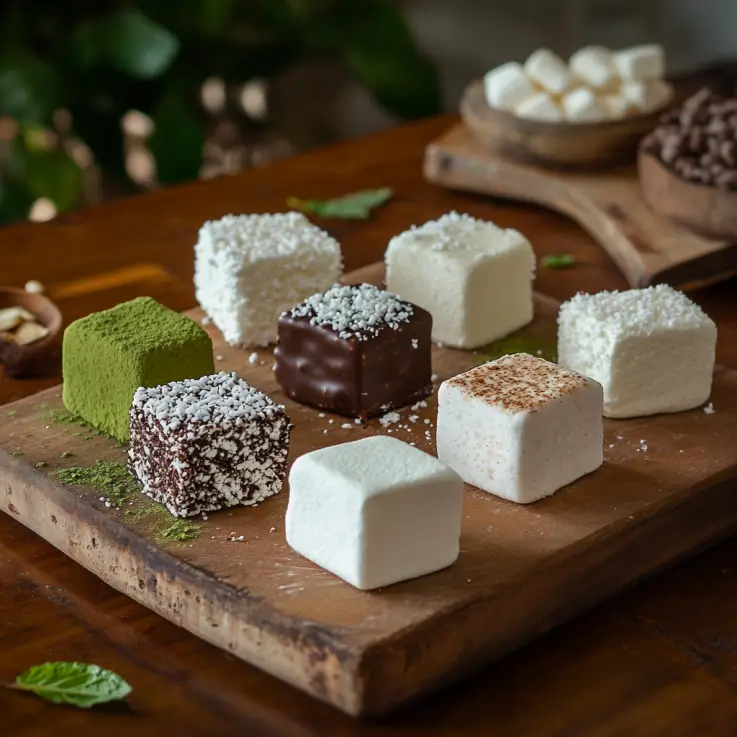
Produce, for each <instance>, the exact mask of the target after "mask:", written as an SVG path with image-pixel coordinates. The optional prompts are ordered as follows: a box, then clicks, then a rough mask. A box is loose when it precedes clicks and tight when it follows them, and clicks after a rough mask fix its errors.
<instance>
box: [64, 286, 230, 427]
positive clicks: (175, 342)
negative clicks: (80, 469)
mask: <svg viewBox="0 0 737 737" xmlns="http://www.w3.org/2000/svg"><path fill="white" fill-rule="evenodd" d="M62 364H63V365H62V369H63V377H64V387H63V395H62V398H63V401H64V405H65V406H66V408H67V409H68V410H69V411H70V412H72V413H73V414H75V415H79V417H81V418H82V419H83V420H84V421H85V422H88V423H89V424H90V425H92V426H93V427H95V428H97V429H98V430H102V431H103V432H105V433H107V434H108V435H112V436H113V437H115V438H117V439H118V440H120V441H127V440H128V438H129V427H128V413H129V410H130V404H131V399H132V397H133V394H134V393H135V391H136V389H138V387H140V386H146V387H150V386H157V385H159V384H167V383H168V382H170V381H180V380H182V379H197V378H199V377H200V376H204V375H206V374H212V373H214V372H215V368H214V364H213V357H212V341H211V340H210V336H209V335H208V334H207V333H206V332H205V331H204V330H203V329H202V328H201V327H200V326H199V325H198V324H197V323H196V322H194V320H190V319H189V318H188V317H185V316H184V315H180V314H179V313H177V312H174V311H173V310H170V309H168V308H166V307H164V306H163V305H161V304H159V303H158V302H157V301H156V300H154V299H151V298H150V297H139V298H137V299H134V300H131V301H130V302H124V303H123V304H120V305H118V306H117V307H113V308H112V309H110V310H105V311H103V312H96V313H93V314H92V315H88V316H87V317H83V318H82V319H80V320H76V321H75V322H73V323H72V324H71V325H70V326H69V327H68V328H67V329H66V331H65V332H64V346H63V356H62Z"/></svg>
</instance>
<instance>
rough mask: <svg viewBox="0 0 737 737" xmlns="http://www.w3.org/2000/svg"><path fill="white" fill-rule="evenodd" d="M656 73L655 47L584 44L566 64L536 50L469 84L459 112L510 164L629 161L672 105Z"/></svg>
mask: <svg viewBox="0 0 737 737" xmlns="http://www.w3.org/2000/svg"><path fill="white" fill-rule="evenodd" d="M664 74H665V54H664V51H663V48H662V47H661V46H658V45H655V44H647V45H643V46H636V47H633V48H629V49H623V50H621V51H611V50H610V49H607V48H604V47H602V46H586V47H584V48H582V49H580V50H579V51H577V52H576V53H575V54H573V56H571V58H570V59H569V61H568V63H566V62H565V61H564V60H563V59H561V58H560V57H559V56H557V55H556V54H554V53H553V52H552V51H549V50H548V49H539V50H537V51H535V52H534V53H533V54H531V55H530V56H529V57H528V59H527V60H526V61H525V62H524V64H520V63H518V62H514V61H512V62H507V63H506V64H502V65H501V66H499V67H496V68H495V69H492V70H491V71H489V72H487V73H486V75H485V76H484V78H483V80H478V81H476V82H474V83H472V84H471V85H469V87H468V88H467V89H466V92H465V94H464V96H463V101H462V103H461V115H462V117H463V119H464V122H465V123H466V125H467V126H468V127H469V129H470V130H471V131H472V132H473V133H474V135H475V136H476V137H477V138H478V139H479V140H480V141H481V142H482V143H483V144H485V145H486V146H489V147H491V148H492V149H494V150H495V151H496V152H498V153H501V154H503V155H506V156H511V157H512V158H515V159H520V160H523V161H527V162H530V163H534V164H538V165H543V166H547V167H554V168H559V167H562V168H570V167H576V168H578V167H585V168H603V167H610V166H613V165H617V164H622V163H631V162H632V161H634V159H635V153H636V150H637V144H638V142H639V141H640V139H641V138H642V137H643V136H644V135H645V134H646V133H648V132H650V131H651V130H652V129H653V127H654V126H655V125H656V123H657V120H658V118H659V116H660V114H661V113H662V112H663V110H664V109H665V108H666V107H668V106H669V105H670V104H671V102H672V100H673V88H672V87H671V85H670V84H668V83H667V82H666V81H665V80H664Z"/></svg>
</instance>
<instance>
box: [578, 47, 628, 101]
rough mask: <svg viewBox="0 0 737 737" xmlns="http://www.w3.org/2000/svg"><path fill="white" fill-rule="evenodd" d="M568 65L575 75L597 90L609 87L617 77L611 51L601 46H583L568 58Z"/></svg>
mask: <svg viewBox="0 0 737 737" xmlns="http://www.w3.org/2000/svg"><path fill="white" fill-rule="evenodd" d="M568 65H569V66H570V69H571V72H573V74H574V76H575V77H577V78H578V79H579V80H580V81H581V82H583V83H584V84H587V85H589V86H590V87H593V88H595V89H598V90H602V89H605V88H607V87H610V86H611V85H612V84H613V82H614V81H615V80H616V78H617V71H616V69H615V68H614V60H613V59H612V53H611V51H609V49H605V48H604V47H603V46H584V47H583V48H582V49H580V50H579V51H577V52H576V53H575V54H574V55H573V56H572V57H571V58H570V60H569V61H568Z"/></svg>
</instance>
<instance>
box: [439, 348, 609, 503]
mask: <svg viewBox="0 0 737 737" xmlns="http://www.w3.org/2000/svg"><path fill="white" fill-rule="evenodd" d="M601 414H602V389H601V386H600V385H599V384H597V382H595V381H593V380H592V379H589V378H587V377H585V376H581V375H580V374H577V373H574V372H572V371H566V370H565V369H563V368H561V367H560V366H557V365H556V364H554V363H550V362H549V361H545V360H543V359H542V358H537V357H535V356H529V355H527V354H524V353H518V354H514V355H508V356H503V357H502V358H499V359H497V360H496V361H491V362H490V363H487V364H484V365H482V366H477V367H476V368H474V369H471V370H470V371H467V372H466V373H464V374H460V375H459V376H455V377H453V378H452V379H448V380H447V381H444V382H443V383H442V384H441V385H440V389H439V391H438V421H437V451H438V458H439V459H440V460H441V461H444V462H445V463H447V464H448V465H449V466H450V467H451V468H453V469H454V470H455V471H457V472H458V474H459V475H460V476H461V478H462V479H463V480H464V481H465V482H466V483H469V484H473V485H474V486H477V487H478V488H479V489H482V490H483V491H487V492H489V493H491V494H495V495H497V496H500V497H503V498H504V499H509V500H510V501H513V502H517V503H518V504H529V503H530V502H534V501H537V500H538V499H542V498H543V497H546V496H550V495H551V494H553V493H554V492H555V491H557V490H558V489H560V488H561V487H562V486H565V485H566V484H570V483H571V482H573V481H575V480H576V479H577V478H579V477H580V476H583V475H584V474H587V473H590V472H591V471H594V470H595V469H597V468H598V467H599V466H600V465H601V464H602V462H603V460H604V455H603V441H604V426H603V421H602V416H601Z"/></svg>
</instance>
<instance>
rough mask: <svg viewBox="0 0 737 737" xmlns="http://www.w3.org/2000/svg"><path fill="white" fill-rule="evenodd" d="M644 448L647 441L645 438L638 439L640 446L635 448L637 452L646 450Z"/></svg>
mask: <svg viewBox="0 0 737 737" xmlns="http://www.w3.org/2000/svg"><path fill="white" fill-rule="evenodd" d="M646 450H647V441H645V440H640V447H639V448H637V451H638V452H639V451H643V452H644V451H646Z"/></svg>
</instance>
